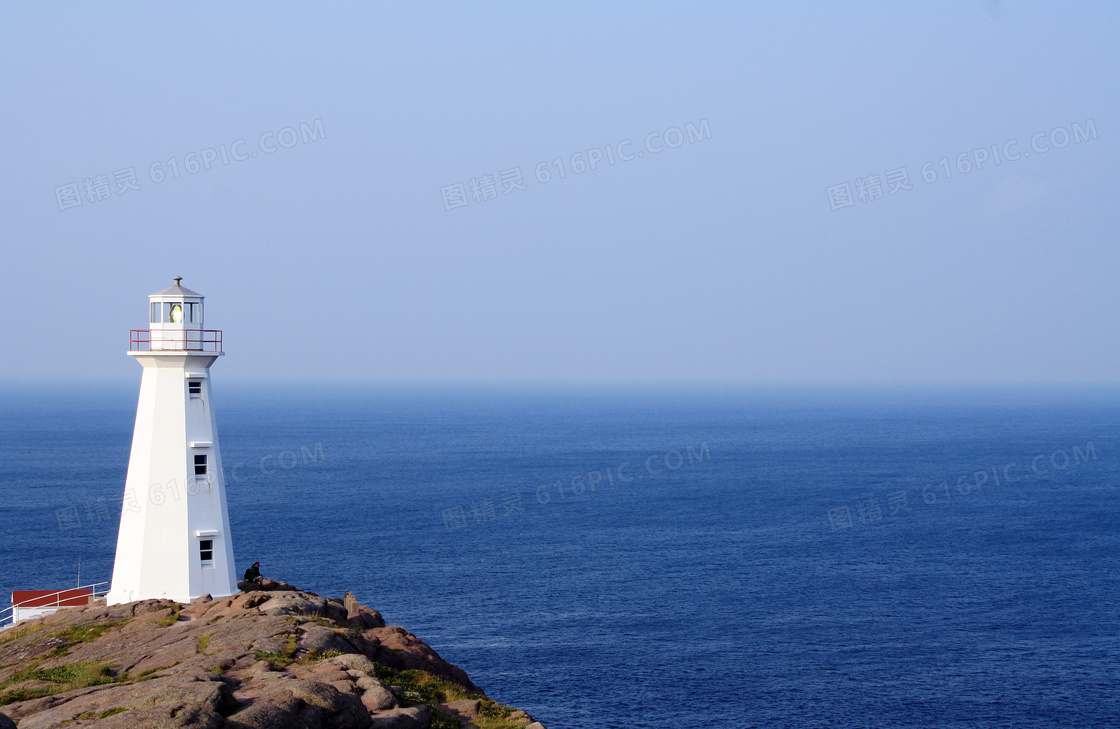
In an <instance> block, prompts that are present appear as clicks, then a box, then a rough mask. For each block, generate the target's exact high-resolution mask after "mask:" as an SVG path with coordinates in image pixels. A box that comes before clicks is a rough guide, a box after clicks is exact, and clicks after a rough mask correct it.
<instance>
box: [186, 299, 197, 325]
mask: <svg viewBox="0 0 1120 729" xmlns="http://www.w3.org/2000/svg"><path fill="white" fill-rule="evenodd" d="M186 307H187V322H189V323H191V324H197V323H198V304H195V303H188V304H186Z"/></svg>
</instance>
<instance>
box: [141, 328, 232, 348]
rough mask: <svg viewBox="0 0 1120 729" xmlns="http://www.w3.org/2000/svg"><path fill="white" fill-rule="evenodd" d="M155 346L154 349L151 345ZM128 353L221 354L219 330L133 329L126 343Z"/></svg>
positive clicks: (220, 334) (220, 331)
mask: <svg viewBox="0 0 1120 729" xmlns="http://www.w3.org/2000/svg"><path fill="white" fill-rule="evenodd" d="M153 344H154V345H155V346H154V347H153V346H152V345H153ZM128 351H130V352H153V351H156V352H166V351H172V352H174V351H188V352H221V351H222V330H221V329H181V330H178V331H174V330H168V331H164V330H161V329H133V330H131V335H130V337H129V341H128Z"/></svg>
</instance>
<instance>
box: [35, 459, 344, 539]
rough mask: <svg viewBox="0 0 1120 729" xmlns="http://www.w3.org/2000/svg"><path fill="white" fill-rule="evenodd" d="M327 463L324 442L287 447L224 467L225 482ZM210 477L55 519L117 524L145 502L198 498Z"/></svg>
mask: <svg viewBox="0 0 1120 729" xmlns="http://www.w3.org/2000/svg"><path fill="white" fill-rule="evenodd" d="M326 460H327V454H326V451H325V450H324V448H323V443H322V442H321V441H320V442H316V443H315V444H314V445H313V446H306V445H301V446H300V447H299V453H296V451H295V449H294V448H287V449H284V450H282V451H278V452H275V453H266V454H265V455H263V456H261V457H260V458H259V459H254V460H242V461H238V462H237V463H235V464H234V465H233V467H232V468H230V469H229V470H228V471H227V470H226V468H225V466H224V465H223V467H222V482H223V483H225V484H226V486H227V487H228V486H229V485H230V484H231V483H232V484H243V483H246V482H248V481H257V480H264V479H268V478H269V477H271V476H274V475H275V474H276V473H278V472H279V471H291V470H293V469H295V468H297V467H298V466H308V465H311V464H316V463H321V462H322V463H325V462H326ZM209 478H210V477H209V476H202V477H196V476H190V477H188V478H187V479H186V481H185V482H184V483H183V484H180V483H179V482H177V481H176V480H175V479H172V480H170V481H168V482H167V483H154V484H152V485H150V486H149V487H148V489H147V493H146V494H143V493H142V494H137V493H136V490H135V489H131V488H130V489H128V490H126V491H125V492H124V493H123V494H121V495H119V496H113V497H108V496H100V497H94V498H87V499H85V500H84V503H83V504H82V506H83V507H84V508H82V509H79V505H78V504H77V503H72V504H68V505H66V506H63V507H61V508H58V509H55V510H54V517H55V520H56V521H57V522H58V528H59V530H60V531H71V530H74V529H82V528H83V523H82V516H83V514H84V516H85V525H84V526H89V527H97V526H100V525H109V524H116V523H117V520H118V519H119V518H120V516H121V514H122V512H125V511H127V512H138V511H140V508H141V501H142V500H146V501H147V502H148V504H149V505H151V506H156V507H158V506H162V505H163V504H165V503H168V501H178V500H179V499H181V498H182V497H183V496H184V495H186V496H196V495H197V494H199V493H201V492H203V491H206V490H208V489H209V488H210V486H209ZM234 488H236V486H234Z"/></svg>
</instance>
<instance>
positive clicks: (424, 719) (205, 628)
mask: <svg viewBox="0 0 1120 729" xmlns="http://www.w3.org/2000/svg"><path fill="white" fill-rule="evenodd" d="M243 589H244V590H246V591H245V592H242V593H240V594H238V595H231V596H229V597H223V598H218V599H214V598H211V597H210V596H209V595H204V596H203V597H200V598H198V599H197V600H195V601H194V602H192V603H190V604H179V603H175V602H171V601H169V600H143V601H140V602H134V603H128V604H126V605H114V606H113V607H106V606H104V605H90V606H88V607H82V608H73V609H69V610H61V611H59V612H57V613H55V614H54V615H50V616H47V617H44V618H39V619H37V620H31V621H27V622H25V623H21V624H20V625H18V626H16V627H14V628H10V629H8V630H4V631H0V712H2V713H0V729H10V727H12V726H14V725H13V724H11V720H15V722H16V723H17V724H18V727H19V729H46V728H47V727H58V726H75V727H80V726H96V727H99V728H102V729H116V728H118V727H119V728H120V729H126V728H127V729H170V728H172V727H197V728H199V729H223V728H224V729H273V728H275V729H290V728H295V727H301V728H306V729H429V728H431V729H459V728H460V727H464V728H465V727H476V728H477V729H522V728H524V727H532V729H542V728H541V727H540V724H537V723H535V722H533V719H532V717H530V716H529V715H528V714H526V713H525V712H523V711H518V710H516V709H513V708H511V707H508V706H502V705H501V704H498V703H497V702H494V701H491V700H490V699H489V698H487V697H486V695H485V694H484V693H483V692H482V690H481V689H479V688H478V687H477V686H475V685H474V684H473V683H472V682H471V680H470V678H469V677H468V676H467V674H466V673H464V672H463V671H462V670H461V669H460V668H458V667H456V666H453V665H451V664H450V663H447V662H446V661H444V660H443V659H442V658H440V656H439V654H437V653H436V652H435V651H434V650H432V649H431V648H430V647H429V646H428V645H427V644H425V643H424V642H423V641H421V640H420V639H419V638H417V637H416V636H415V635H413V634H411V633H409V632H408V631H406V630H404V629H403V628H399V627H395V626H386V625H385V621H384V620H383V619H382V617H381V615H380V614H379V613H378V612H377V611H375V610H372V609H370V608H368V607H366V606H364V605H360V604H358V601H357V600H355V599H354V597H353V595H351V594H350V593H347V594H346V597H345V598H344V599H342V600H330V599H325V598H322V597H320V596H318V595H316V594H314V593H311V592H306V591H303V590H298V589H296V588H294V587H292V586H291V585H287V584H284V583H277V582H273V581H270V580H264V581H262V582H261V583H252V584H249V583H247V584H245V585H244V586H243ZM5 715H6V716H5ZM8 717H10V719H9V718H8Z"/></svg>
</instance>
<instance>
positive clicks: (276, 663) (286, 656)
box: [253, 635, 299, 670]
mask: <svg viewBox="0 0 1120 729" xmlns="http://www.w3.org/2000/svg"><path fill="white" fill-rule="evenodd" d="M298 651H299V644H298V643H296V637H295V636H294V635H289V636H288V639H287V641H285V643H284V648H283V650H280V651H276V652H267V651H253V652H254V653H256V654H257V658H259V659H260V660H262V661H267V662H268V663H269V665H271V666H272V667H273V668H274V669H277V670H279V669H281V668H287V667H288V666H290V665H292V664H293V663H295V661H296V653H297V652H298Z"/></svg>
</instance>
